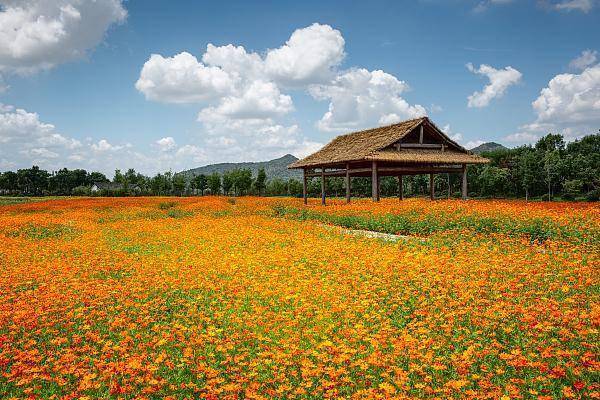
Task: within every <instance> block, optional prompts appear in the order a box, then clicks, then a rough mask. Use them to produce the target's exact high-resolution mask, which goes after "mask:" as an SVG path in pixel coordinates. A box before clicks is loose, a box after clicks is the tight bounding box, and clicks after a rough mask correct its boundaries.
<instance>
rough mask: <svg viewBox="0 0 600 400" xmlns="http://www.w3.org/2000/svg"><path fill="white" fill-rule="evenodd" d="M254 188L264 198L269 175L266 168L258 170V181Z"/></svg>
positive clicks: (255, 182)
mask: <svg viewBox="0 0 600 400" xmlns="http://www.w3.org/2000/svg"><path fill="white" fill-rule="evenodd" d="M254 188H255V189H256V192H257V193H258V195H259V196H262V195H263V194H264V192H265V189H266V188H267V174H266V172H265V169H264V168H261V169H259V170H258V174H257V175H256V180H255V181H254Z"/></svg>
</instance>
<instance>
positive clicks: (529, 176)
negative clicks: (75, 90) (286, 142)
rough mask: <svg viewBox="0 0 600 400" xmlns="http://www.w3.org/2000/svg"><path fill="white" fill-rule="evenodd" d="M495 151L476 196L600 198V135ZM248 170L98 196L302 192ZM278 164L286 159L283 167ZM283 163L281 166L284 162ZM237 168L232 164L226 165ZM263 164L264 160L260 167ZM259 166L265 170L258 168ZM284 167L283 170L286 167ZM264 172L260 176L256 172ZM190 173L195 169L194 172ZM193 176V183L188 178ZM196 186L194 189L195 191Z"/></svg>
mask: <svg viewBox="0 0 600 400" xmlns="http://www.w3.org/2000/svg"><path fill="white" fill-rule="evenodd" d="M492 149H493V150H492V151H488V152H483V153H482V155H483V156H485V157H487V158H489V159H490V160H491V162H490V163H489V164H488V165H474V166H470V167H469V168H468V176H469V194H470V195H471V196H475V197H477V196H487V197H525V198H538V199H539V198H541V197H542V198H543V199H546V200H551V199H553V198H554V197H558V198H563V199H574V200H582V199H587V200H590V201H597V199H598V197H599V196H598V193H599V191H600V134H595V135H588V136H585V137H583V138H582V139H580V140H577V141H574V142H570V143H568V144H565V142H564V139H563V137H562V136H561V135H557V134H548V135H546V136H544V137H542V138H541V139H540V140H539V141H538V142H537V143H536V144H535V146H533V147H532V146H521V147H517V148H514V149H506V148H498V147H497V146H492ZM292 158H293V157H292V156H285V157H282V158H281V159H278V160H273V161H277V162H279V163H280V164H281V165H283V164H282V163H287V164H285V165H288V164H289V162H291V161H293V160H292ZM247 165H248V167H247V168H237V169H228V170H226V172H224V173H223V175H220V174H219V173H218V172H214V173H212V174H210V175H208V176H207V175H205V174H199V175H196V176H194V177H193V179H192V177H190V176H188V175H186V173H178V174H173V173H172V172H171V171H168V172H165V173H158V174H156V175H155V176H153V177H146V176H144V175H142V174H140V173H138V172H136V171H135V170H134V169H131V168H130V169H128V170H127V171H126V172H125V173H123V172H121V170H115V174H114V178H113V183H115V184H117V185H116V186H117V187H115V188H113V189H110V190H108V191H100V192H96V193H93V195H104V196H130V195H138V194H140V195H157V196H168V195H178V196H181V195H183V194H194V195H196V194H200V195H204V194H205V192H206V191H207V190H209V191H210V193H211V194H213V195H218V194H221V193H223V194H225V195H231V194H233V195H235V196H239V195H246V194H251V193H254V194H258V195H267V196H300V195H301V194H302V182H301V181H298V180H296V179H288V180H284V179H281V178H277V177H274V176H272V175H269V174H270V173H271V172H270V171H271V170H270V169H269V168H267V167H265V166H263V167H264V168H260V167H258V166H257V165H255V164H247ZM278 165H279V164H278ZM281 165H279V167H281ZM225 166H229V167H231V164H227V165H223V168H225ZM261 166H262V164H261ZM251 167H252V168H255V167H256V168H259V169H258V170H257V169H251ZM279 167H278V168H279ZM253 170H254V171H257V175H256V178H255V179H254V180H253V178H252V171H253ZM188 172H189V171H188ZM186 176H187V177H188V178H187V179H190V180H189V188H188V186H187V183H188V182H186ZM94 182H108V179H107V178H106V176H105V175H104V174H102V173H100V172H89V173H88V172H87V171H85V170H83V169H75V170H69V169H67V168H63V169H60V170H58V171H56V172H53V173H52V174H50V173H48V172H47V171H44V170H41V169H40V168H38V167H37V166H33V167H31V168H28V169H20V170H18V171H16V172H13V171H6V172H3V173H0V195H24V196H46V195H73V194H76V195H86V194H87V191H86V190H85V189H84V187H85V188H90V187H91V185H92V184H93V183H94ZM434 185H435V191H436V193H437V194H438V196H440V194H446V195H457V194H458V192H459V188H460V177H459V175H458V174H450V175H449V176H448V175H440V174H438V175H436V176H435V180H434ZM351 186H352V196H358V197H369V196H370V195H371V180H370V178H368V177H353V178H352V183H351ZM380 188H381V194H382V195H383V196H396V195H397V194H398V193H397V191H398V185H397V180H396V178H394V177H383V178H381V182H380ZM188 189H189V190H188ZM307 191H308V194H309V196H313V197H315V196H317V197H318V196H320V193H321V182H320V178H310V179H308V182H307ZM428 192H429V177H428V176H427V175H414V176H405V177H404V194H405V196H425V195H427V193H428ZM326 194H327V196H336V197H341V196H344V194H345V182H344V179H343V178H339V177H332V178H329V179H327V183H326Z"/></svg>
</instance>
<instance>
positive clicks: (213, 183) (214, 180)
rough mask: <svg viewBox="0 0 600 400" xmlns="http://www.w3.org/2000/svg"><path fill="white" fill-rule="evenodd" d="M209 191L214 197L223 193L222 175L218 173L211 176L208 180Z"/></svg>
mask: <svg viewBox="0 0 600 400" xmlns="http://www.w3.org/2000/svg"><path fill="white" fill-rule="evenodd" d="M207 181H208V189H209V190H210V193H211V194H212V195H218V194H220V193H221V175H219V173H218V172H214V173H212V174H210V175H209V176H208V178H207Z"/></svg>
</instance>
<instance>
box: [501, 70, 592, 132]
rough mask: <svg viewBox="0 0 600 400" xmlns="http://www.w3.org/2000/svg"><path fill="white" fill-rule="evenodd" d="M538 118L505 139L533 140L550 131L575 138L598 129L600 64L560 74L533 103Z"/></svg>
mask: <svg viewBox="0 0 600 400" xmlns="http://www.w3.org/2000/svg"><path fill="white" fill-rule="evenodd" d="M532 106H533V110H534V111H535V113H536V116H537V118H536V120H535V121H533V122H532V123H529V124H526V125H523V126H522V127H521V128H520V131H519V132H517V133H515V134H512V135H509V136H508V137H507V138H506V139H507V140H510V141H514V142H533V141H535V140H537V139H538V138H539V137H540V136H542V135H545V134H547V133H550V132H552V133H561V134H563V135H564V136H565V138H566V139H567V140H573V139H576V138H579V137H581V136H584V135H586V134H591V133H594V132H596V131H597V129H598V125H599V124H600V64H596V65H594V66H590V67H588V68H586V69H584V70H583V71H582V72H581V73H580V74H559V75H556V76H555V77H554V78H552V79H551V80H550V82H548V86H547V87H545V88H543V89H542V90H541V92H540V95H539V97H538V98H537V99H536V100H535V101H533V103H532Z"/></svg>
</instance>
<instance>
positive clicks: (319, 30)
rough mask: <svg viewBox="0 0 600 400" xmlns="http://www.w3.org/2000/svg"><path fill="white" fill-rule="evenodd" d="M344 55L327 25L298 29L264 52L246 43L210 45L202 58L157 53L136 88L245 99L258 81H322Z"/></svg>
mask: <svg viewBox="0 0 600 400" xmlns="http://www.w3.org/2000/svg"><path fill="white" fill-rule="evenodd" d="M343 58H344V38H343V37H342V35H341V33H340V32H339V31H337V30H335V29H333V28H331V27H330V26H329V25H320V24H313V25H310V26H308V27H306V28H302V29H297V30H296V31H294V32H293V33H292V35H291V36H290V38H289V39H288V41H287V42H286V43H285V44H284V45H283V46H281V47H279V48H276V49H271V50H268V51H267V52H266V54H265V55H264V56H261V55H259V54H258V53H249V52H247V51H246V49H245V48H244V47H243V46H234V45H232V44H228V45H225V46H215V45H213V44H210V43H209V44H208V45H207V47H206V52H205V53H204V54H203V55H202V58H201V59H202V61H198V59H196V57H194V56H193V55H191V54H190V53H187V52H183V53H180V54H177V55H175V56H173V57H163V56H161V55H159V54H153V55H152V56H151V57H150V59H148V61H146V63H145V64H144V66H143V68H142V71H141V73H140V77H139V79H138V81H137V83H136V88H137V89H138V90H139V91H140V92H142V93H143V94H144V95H145V96H146V98H147V99H149V100H155V101H162V102H167V103H193V102H218V101H221V100H222V99H223V98H225V97H229V98H230V99H231V98H232V97H243V96H244V95H246V92H247V91H248V90H251V89H255V87H253V83H255V82H256V81H262V82H271V83H272V84H274V85H292V86H297V85H307V84H311V83H320V82H323V81H325V80H327V79H329V78H330V77H331V76H333V70H334V68H335V67H337V66H338V65H339V64H340V63H341V61H342V59H343Z"/></svg>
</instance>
